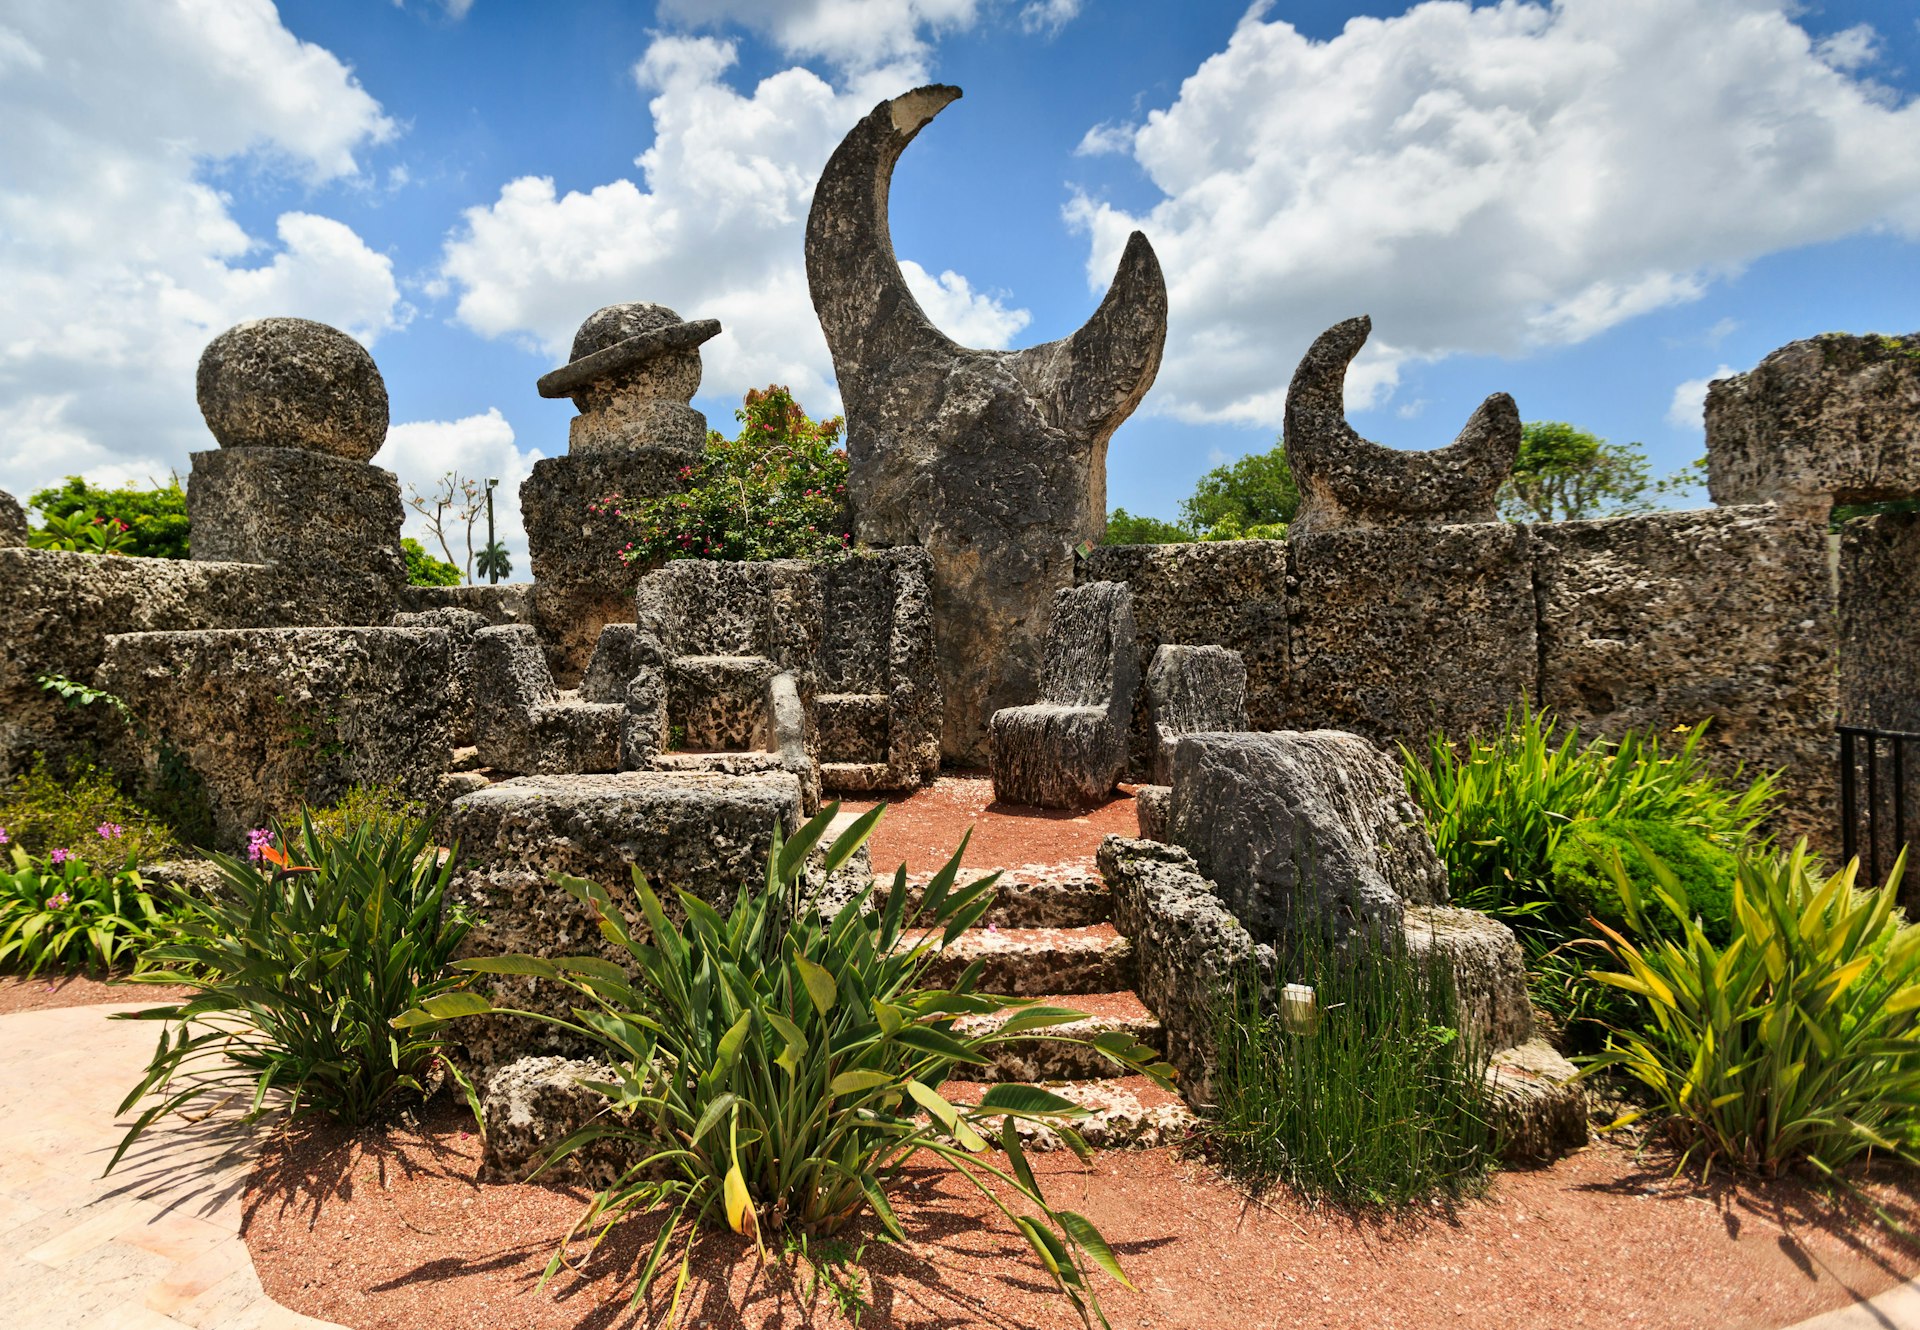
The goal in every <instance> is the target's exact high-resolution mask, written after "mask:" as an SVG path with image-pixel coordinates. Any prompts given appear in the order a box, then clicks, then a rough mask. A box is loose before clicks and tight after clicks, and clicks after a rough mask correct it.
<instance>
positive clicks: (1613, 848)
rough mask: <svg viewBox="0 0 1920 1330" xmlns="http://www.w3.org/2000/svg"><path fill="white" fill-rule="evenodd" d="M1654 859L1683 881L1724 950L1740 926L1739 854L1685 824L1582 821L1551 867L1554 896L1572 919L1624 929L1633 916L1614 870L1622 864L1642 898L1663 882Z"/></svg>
mask: <svg viewBox="0 0 1920 1330" xmlns="http://www.w3.org/2000/svg"><path fill="white" fill-rule="evenodd" d="M1648 854H1652V855H1653V856H1654V857H1655V858H1656V859H1657V860H1658V861H1659V863H1661V864H1662V865H1664V866H1665V867H1666V869H1667V871H1668V872H1670V873H1672V874H1673V876H1674V877H1675V878H1677V879H1678V880H1679V882H1680V885H1681V887H1682V888H1683V889H1684V890H1685V892H1686V899H1687V900H1688V901H1689V902H1690V903H1691V908H1692V910H1693V912H1694V914H1695V915H1696V916H1698V918H1699V919H1700V922H1701V926H1702V927H1704V928H1705V929H1706V933H1707V936H1708V937H1709V938H1711V939H1713V941H1714V942H1716V943H1718V944H1720V945H1722V946H1724V945H1725V944H1726V942H1727V939H1728V935H1729V933H1730V931H1731V930H1732V927H1733V879H1734V872H1735V859H1734V855H1733V852H1732V851H1731V850H1728V849H1727V848H1726V847H1725V846H1722V845H1717V844H1715V843H1714V842H1713V841H1711V840H1709V839H1707V838H1706V837H1705V836H1703V835H1701V834H1700V833H1699V832H1697V831H1690V830H1688V829H1686V828H1685V827H1676V826H1672V825H1670V824H1668V823H1665V822H1649V821H1646V820H1644V819H1639V818H1616V819H1610V820H1608V821H1605V822H1579V823H1575V824H1574V826H1573V828H1572V831H1571V834H1568V835H1565V836H1562V837H1561V838H1560V843H1559V845H1557V846H1556V847H1555V848H1554V852H1553V858H1552V860H1551V862H1550V864H1549V868H1550V871H1551V873H1552V879H1553V892H1554V897H1555V899H1556V900H1557V901H1558V903H1559V905H1560V908H1562V909H1563V910H1565V911H1566V912H1567V913H1568V914H1569V915H1570V916H1572V917H1575V918H1584V917H1587V916H1592V917H1593V918H1596V919H1599V920H1600V921H1602V922H1603V923H1608V924H1612V925H1614V926H1615V927H1618V926H1620V925H1621V924H1623V923H1625V922H1626V914H1625V909H1624V907H1623V906H1622V904H1621V901H1620V893H1619V889H1618V887H1617V885H1616V881H1615V878H1614V873H1613V865H1614V863H1615V861H1616V860H1617V861H1618V862H1619V864H1620V865H1621V867H1622V868H1623V869H1624V870H1625V872H1626V873H1627V875H1628V876H1629V877H1631V878H1632V879H1633V881H1634V883H1635V885H1636V886H1638V887H1639V888H1640V890H1641V892H1642V893H1651V892H1652V890H1653V888H1654V886H1655V884H1656V882H1657V880H1658V879H1657V878H1656V877H1655V875H1654V868H1653V865H1652V864H1651V863H1649V862H1648V860H1647V857H1646V856H1647V855H1648Z"/></svg>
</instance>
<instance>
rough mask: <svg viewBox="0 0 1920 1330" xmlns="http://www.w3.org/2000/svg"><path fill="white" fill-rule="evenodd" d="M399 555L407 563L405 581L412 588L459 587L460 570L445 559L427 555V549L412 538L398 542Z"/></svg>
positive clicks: (406, 537)
mask: <svg viewBox="0 0 1920 1330" xmlns="http://www.w3.org/2000/svg"><path fill="white" fill-rule="evenodd" d="M400 555H401V557H402V558H404V559H405V560H406V561H407V581H408V582H409V583H411V584H412V585H414V586H459V585H460V568H459V566H458V565H457V564H451V563H448V562H447V561H446V560H445V559H436V558H434V556H433V555H431V554H429V553H427V547H426V546H425V545H422V544H421V543H420V542H419V541H417V540H415V539H414V538H413V537H412V536H403V537H401V540H400Z"/></svg>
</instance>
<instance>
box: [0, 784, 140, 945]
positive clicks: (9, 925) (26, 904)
mask: <svg viewBox="0 0 1920 1330" xmlns="http://www.w3.org/2000/svg"><path fill="white" fill-rule="evenodd" d="M94 834H95V836H96V837H97V838H98V840H99V844H98V846H97V850H98V852H99V853H100V854H101V855H103V856H104V855H114V856H124V857H123V858H122V861H121V866H120V867H119V868H117V869H113V870H108V871H102V870H99V869H95V868H93V867H92V866H91V865H89V864H88V862H87V860H86V858H85V856H84V855H82V854H80V853H78V852H76V851H74V850H71V849H69V848H67V847H66V846H64V845H63V846H56V847H55V848H54V849H52V850H50V851H49V852H48V853H47V854H46V855H45V856H44V857H40V858H36V857H35V856H33V855H30V854H28V853H27V852H26V851H25V850H23V849H22V848H21V847H20V846H18V845H15V844H12V843H11V842H12V840H13V838H12V836H11V834H10V833H9V832H8V831H7V830H6V829H5V828H4V827H0V845H6V846H7V847H8V860H9V861H10V862H11V864H12V868H11V871H7V870H0V968H5V969H16V968H22V967H24V968H25V970H26V971H27V973H28V974H38V973H39V972H40V971H41V970H42V969H44V968H46V967H48V966H52V967H53V968H55V969H59V970H78V969H94V970H107V969H111V968H113V967H114V966H116V965H123V964H126V963H128V962H130V961H132V959H133V957H134V954H135V952H136V951H137V950H138V949H139V948H141V947H143V946H145V945H146V944H147V943H148V942H150V941H152V940H153V938H154V936H155V933H156V930H157V929H159V927H160V926H161V925H162V924H163V923H164V922H165V919H164V916H165V909H164V907H163V905H162V903H161V902H160V901H159V899H158V898H157V897H156V896H155V895H154V894H153V893H151V892H149V891H148V890H147V886H146V883H145V882H144V881H143V880H142V879H141V877H140V873H139V871H138V869H137V868H136V867H135V866H134V860H133V857H132V855H130V854H127V852H126V846H125V843H124V842H125V840H126V828H124V827H122V826H120V825H119V824H118V823H114V822H102V823H101V824H100V825H99V826H98V827H96V828H95V829H94Z"/></svg>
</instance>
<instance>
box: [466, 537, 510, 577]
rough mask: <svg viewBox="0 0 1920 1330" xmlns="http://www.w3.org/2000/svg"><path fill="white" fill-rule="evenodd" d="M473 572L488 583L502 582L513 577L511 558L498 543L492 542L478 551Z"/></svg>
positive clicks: (505, 548) (502, 545)
mask: <svg viewBox="0 0 1920 1330" xmlns="http://www.w3.org/2000/svg"><path fill="white" fill-rule="evenodd" d="M474 571H475V572H476V573H478V574H479V575H480V576H481V577H484V578H486V579H487V581H489V582H504V581H506V580H507V579H508V578H509V577H512V576H513V556H512V555H511V554H509V553H507V547H506V546H505V545H504V544H502V543H501V542H500V541H497V540H496V541H492V542H490V543H489V544H488V545H487V547H486V548H485V549H483V550H481V551H480V559H479V562H477V563H476V564H474Z"/></svg>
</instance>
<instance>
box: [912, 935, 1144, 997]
mask: <svg viewBox="0 0 1920 1330" xmlns="http://www.w3.org/2000/svg"><path fill="white" fill-rule="evenodd" d="M926 936H928V935H925V934H909V935H908V936H907V938H906V942H907V943H908V945H913V944H916V943H918V942H920V941H921V940H923V939H924V938H925V937H926ZM930 936H931V938H932V940H933V941H934V942H935V943H938V941H939V940H940V939H939V934H937V933H935V934H931V935H930ZM975 960H984V961H985V962H986V964H985V967H984V968H983V969H982V971H981V974H980V980H979V985H978V986H979V989H980V991H981V992H984V993H1005V994H1007V995H1009V996H1011V997H1038V996H1040V995H1041V994H1044V993H1067V994H1073V993H1117V992H1120V991H1122V990H1124V989H1131V988H1132V987H1133V947H1132V944H1130V943H1129V942H1128V941H1127V940H1126V939H1125V938H1123V937H1121V936H1120V935H1119V934H1118V933H1116V932H1114V930H1113V925H1112V924H1094V925H1091V926H1089V927H1086V928H972V929H968V930H967V931H966V932H964V933H962V934H961V935H960V936H959V937H957V938H955V939H954V940H953V942H952V944H951V945H950V946H948V947H946V948H945V949H944V950H943V951H941V952H940V953H939V955H937V956H935V957H934V958H933V962H932V964H931V965H929V966H928V967H927V973H926V978H925V980H924V982H925V983H927V984H929V985H933V986H939V985H943V984H949V983H952V982H953V981H954V980H956V979H958V978H959V977H960V973H961V971H962V970H964V969H966V967H967V966H969V965H971V964H972V963H973V962H974V961H975Z"/></svg>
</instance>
